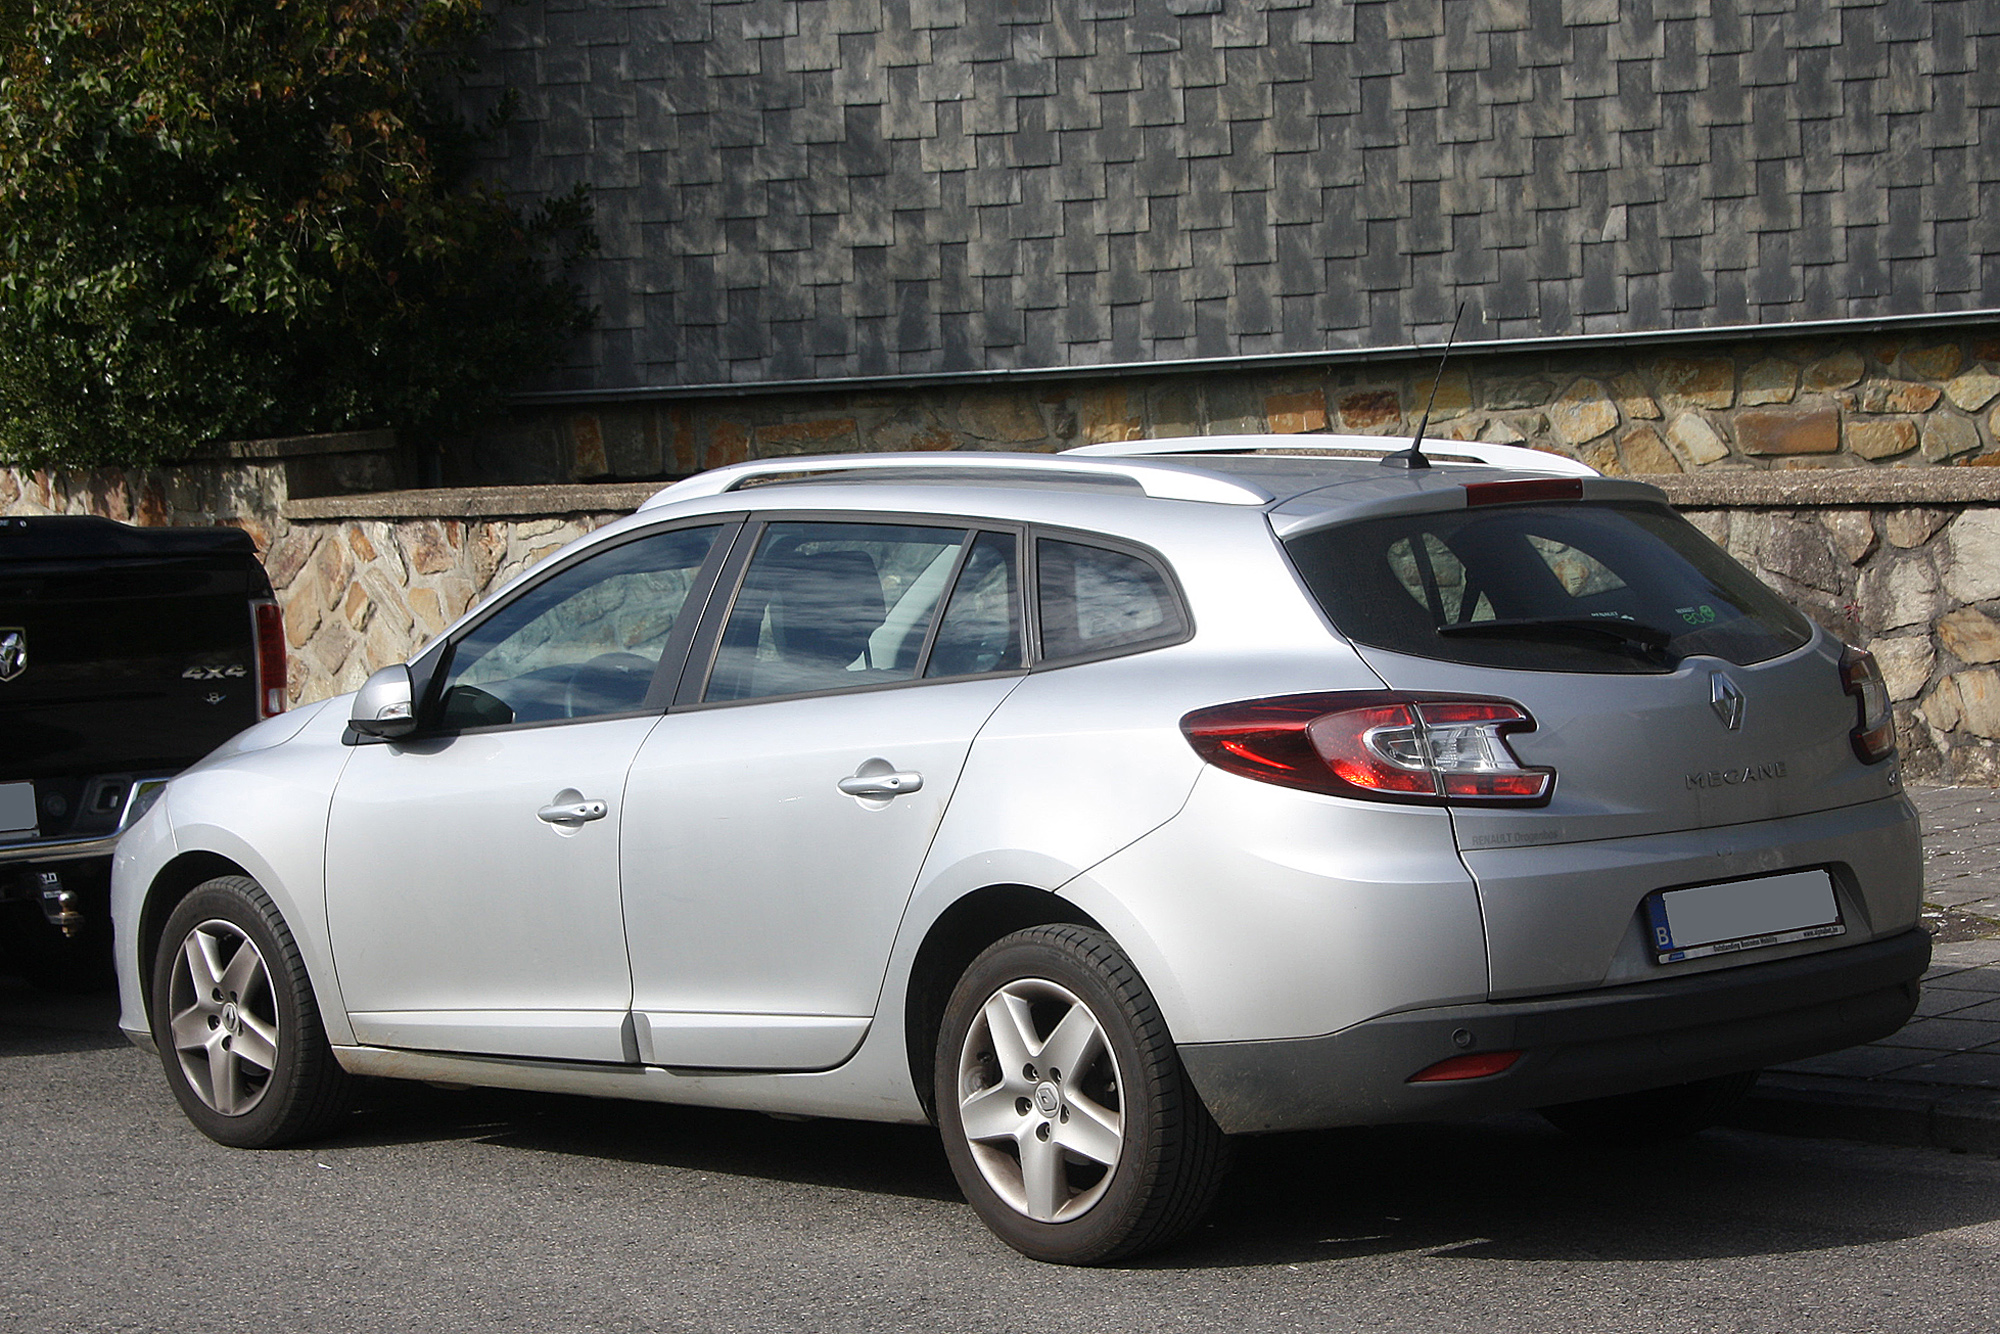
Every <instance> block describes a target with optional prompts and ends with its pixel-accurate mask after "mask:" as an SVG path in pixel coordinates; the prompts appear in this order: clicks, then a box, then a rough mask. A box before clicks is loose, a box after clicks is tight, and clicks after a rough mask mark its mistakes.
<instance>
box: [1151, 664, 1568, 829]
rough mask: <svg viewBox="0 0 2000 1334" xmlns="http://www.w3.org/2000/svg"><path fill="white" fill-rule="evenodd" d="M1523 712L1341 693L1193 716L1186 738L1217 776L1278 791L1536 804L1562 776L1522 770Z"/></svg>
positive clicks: (1467, 699)
mask: <svg viewBox="0 0 2000 1334" xmlns="http://www.w3.org/2000/svg"><path fill="white" fill-rule="evenodd" d="M1534 727H1535V720H1534V719H1533V718H1531V717H1529V716H1528V712H1527V710H1525V709H1523V708H1522V707H1521V706H1520V705H1518V704H1514V703H1511V702H1510V701H1507V700H1502V699H1487V698H1483V697H1473V696H1464V695H1411V694H1404V693H1402V692H1400V691H1336V692H1327V693H1321V694H1310V695H1279V696H1274V697H1271V698H1268V699H1251V700H1243V701H1240V702H1238V703H1235V704H1220V705H1216V706H1215V707H1213V708H1207V709H1196V710H1195V711H1194V712H1192V713H1190V714H1188V715H1187V716H1186V717H1184V718H1182V719H1181V732H1182V733H1183V734H1184V735H1185V736H1186V737H1187V739H1188V743H1189V744H1190V745H1192V746H1193V747H1194V748H1195V750H1196V752H1198V753H1199V754H1200V755H1201V757H1202V758H1203V759H1205V760H1207V761H1208V762H1209V763H1210V764H1213V765H1215V766H1216V767H1217V768H1220V769H1227V770H1228V771H1229V772H1231V773H1233V774H1240V775H1242V776H1243V777H1245V778H1255V779H1257V780H1258V781H1260V782H1265V783H1276V784H1278V785H1279V786H1281V787H1295V788H1302V789H1304V790H1305V791H1308V792H1324V793H1327V794H1329V795H1332V796H1340V797H1362V798H1365V799H1367V800H1370V801H1399V802H1413V803H1417V804H1421V805H1433V806H1442V805H1486V806H1495V805H1504V806H1538V805H1541V804H1542V803H1544V802H1546V801H1547V800H1548V799H1549V794H1550V793H1551V792H1552V791H1553V790H1554V789H1555V781H1556V771H1555V770H1554V769H1544V768H1535V767H1533V766H1529V765H1524V764H1522V763H1521V762H1520V760H1519V758H1518V757H1516V756H1515V754H1514V752H1513V750H1512V748H1510V747H1509V746H1508V744H1507V735H1508V733H1510V732H1528V731H1533V730H1534Z"/></svg>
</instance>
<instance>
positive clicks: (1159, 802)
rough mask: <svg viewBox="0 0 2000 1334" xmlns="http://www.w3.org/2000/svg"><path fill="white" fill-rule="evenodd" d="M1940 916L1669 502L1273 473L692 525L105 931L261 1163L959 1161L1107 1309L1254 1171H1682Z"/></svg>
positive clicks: (882, 499)
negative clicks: (595, 1127) (904, 1156)
mask: <svg viewBox="0 0 2000 1334" xmlns="http://www.w3.org/2000/svg"><path fill="white" fill-rule="evenodd" d="M1390 451H1395V452H1393V453H1392V452H1390ZM1920 882H1921V875H1920V869H1919V861H1918V847H1917V822H1916V819H1915V818H1914V815H1913V812H1912V808H1911V806H1910V804H1909V802H1908V801H1907V800H1906V798H1905V797H1904V795H1903V792H1902V790H1901V786H1900V775H1899V773H1898V766H1897V760H1896V754H1895V749H1894V736H1893V732H1892V728H1891V723H1890V715H1889V708H1888V700H1887V697H1886V692H1885V691H1884V688H1883V685H1882V680H1881V677H1880V675H1879V674H1878V672H1877V670H1876V667H1875V664H1874V663H1873V662H1872V661H1871V660H1870V659H1869V657H1868V655H1866V654H1865V653H1860V652H1857V651H1855V650H1854V649H1852V648H1848V647H1846V646H1844V645H1842V644H1841V643H1840V642H1839V641H1838V640H1836V639H1835V638H1834V637H1833V636H1832V635H1830V634H1828V633H1827V631H1826V630H1824V629H1822V628H1820V627H1818V626H1816V625H1815V624H1814V623H1813V622H1811V621H1809V620H1807V619H1806V618H1805V617H1803V616H1801V615H1800V614H1798V613H1797V612H1796V611H1794V610H1792V609H1791V608H1790V607H1788V606H1787V605H1785V604H1784V603H1783V602H1782V601H1780V600H1779V599H1778V598H1777V597H1775V596H1774V595H1773V594H1772V593H1771V592H1769V591H1768V590H1767V589H1765V588H1764V587H1763V586H1762V585H1760V584H1759V583H1758V582H1757V581H1756V580H1755V579H1754V578H1752V577H1751V576H1750V574H1749V573H1747V572H1746V571H1745V570H1744V569H1743V568H1742V567H1740V566H1739V565H1737V564H1735V563H1734V562H1733V561H1731V560H1730V559H1729V558H1728V557H1727V556H1726V555H1725V554H1723V552H1722V551H1720V550H1719V549H1718V548H1717V547H1716V546H1714V545H1713V544H1712V543H1710V542H1709V541H1708V540H1707V539H1706V538H1704V537H1703V536H1702V535H1701V534H1700V533H1699V532H1698V531H1697V530H1696V529H1694V528H1693V527H1692V526H1690V525H1689V524H1688V523H1686V522H1685V521H1684V520H1682V519H1680V518H1679V517H1677V516H1676V515H1675V514H1674V513H1673V512H1672V511H1671V510H1669V509H1668V507H1667V505H1666V503H1665V499H1664V497H1663V496H1662V494H1661V493H1660V492H1659V491H1657V490H1655V489H1653V488H1651V487H1648V486H1645V485H1642V484H1640V483H1638V482H1634V481H1630V480H1622V479H1615V478H1609V477H1602V476H1599V475H1597V474H1596V473H1594V472H1592V471H1590V470H1589V469H1587V468H1585V467H1583V466H1581V465H1579V464H1576V463H1573V462H1570V461H1568V460H1566V459H1562V458H1558V457H1555V456H1552V455H1548V454H1541V453H1532V452H1529V451H1525V450H1520V449H1510V448H1506V447H1501V446H1492V445H1473V444H1460V443H1451V442H1442V441H1435V442H1428V443H1427V445H1426V446H1425V449H1424V450H1423V451H1417V452H1413V451H1410V450H1401V449H1397V446H1396V442H1387V443H1385V442H1384V441H1382V440H1380V439H1379V438H1368V439H1362V438H1350V437H1332V436H1317V437H1313V436H1285V437H1273V436H1265V437H1260V436H1240V437H1207V438H1202V439H1188V440H1162V441H1151V442H1134V443H1127V444H1117V445H1097V446H1091V447H1088V448H1085V449H1080V450H1072V451H1070V452H1068V453H1066V454H1059V455H1028V454H944V455H939V454H920V455H868V456H856V457H817V458H801V459H789V460H782V461H765V462H754V463H748V464H741V465H737V466H733V467H728V468H722V469H717V470H715V471H712V472H708V473H704V474H701V475H699V476H696V477H693V478H691V479H689V480H687V481H683V482H680V483H678V484H675V485H672V486H669V487H667V488H666V489H665V490H663V491H661V492H660V493H659V494H658V495H657V496H655V497H654V498H653V499H652V500H651V501H649V502H648V503H647V504H646V505H644V506H642V507H641V508H640V510H639V511H638V512H637V513H636V514H634V515H632V516H630V517H629V518H626V519H622V520H620V521H618V522H616V523H613V524H611V525H610V526H608V527H605V528H602V529H599V530H598V531H596V532H594V533H591V534H590V535H589V536H587V537H585V538H582V539H580V540H579V541H577V542H575V543H573V544H571V545H570V546H569V547H567V548H565V549H564V550H563V551H561V552H560V553H558V554H557V555H556V556H554V557H553V558H551V559H550V560H548V561H546V562H545V563H543V564H542V565H540V566H539V567H537V568H535V569H534V570H531V571H530V572H528V573H527V574H525V575H523V576H522V577H521V578H519V579H517V580H515V581H514V582H513V583H512V584H510V585H509V586H507V587H506V588H504V589H502V590H500V591H499V592H498V593H496V594H495V595H494V596H493V597H492V598H490V599H489V600H488V601H487V602H486V603H485V604H483V605H482V606H480V607H479V608H477V609H476V610H474V611H472V612H471V613H469V614H468V615H467V616H465V617H464V618H463V619H462V620H461V621H460V622H458V623H457V624H456V625H454V626H452V627H451V628H450V629H449V630H447V631H446V632H445V633H444V634H443V635H441V636H440V637H439V638H438V639H437V640H436V641H435V642H434V643H432V644H430V645H429V646H427V647H426V648H425V649H424V650H423V651H422V652H421V653H419V654H418V655H417V656H416V658H415V659H414V660H412V661H411V662H410V663H408V664H407V665H397V666H393V667H389V668H386V669H385V670H383V671H381V672H378V673H376V674H375V675H374V676H373V677H372V678H370V679H369V681H368V682H367V684H366V685H365V686H364V687H363V688H362V689H361V690H360V691H359V692H358V693H357V694H355V695H352V696H349V697H345V698H341V699H335V700H328V701H324V702H322V703H319V704H314V705H309V706H306V707H304V708H301V709H298V710H296V711H294V712H292V713H288V714H284V715H282V716H280V717H277V718H273V719H271V720H270V721H268V722H264V723H261V724H259V725H257V726H256V727H253V728H251V729H250V730H248V731H246V732H244V733H242V734H241V735H240V736H238V737H237V738H236V739H235V740H233V741H231V742H230V743H229V744H227V745H225V746H224V747H223V748H222V749H220V750H218V751H216V752H215V753H214V754H213V755H211V756H209V757H208V758H207V759H206V760H204V761H203V762H202V763H200V764H198V765H196V766H195V767H194V768H192V769H189V770H188V771H186V772H185V773H183V774H182V775H181V776H180V777H179V778H177V779H175V780H174V782H173V783H172V784H171V785H170V786H169V787H168V788H167V789H166V790H165V793H164V795H163V796H162V797H161V798H160V799H159V800H158V801H157V803H156V804H155V805H154V806H153V807H152V808H151V810H150V811H149V812H148V813H147V814H146V815H145V816H144V818H143V819H141V820H140V821H139V822H138V823H137V824H136V825H135V826H134V827H133V828H132V830H131V832H130V833H128V834H127V835H126V836H125V838H124V840H123V842H122V843H121V844H120V845H119V848H118V854H117V869H116V888H115V896H116V918H117V926H118V942H119V944H118V948H119V968H120V985H121V1000H122V1007H123V1017H122V1023H123V1026H124V1028H125V1031H126V1032H127V1033H128V1034H129V1035H130V1037H131V1038H132V1040H133V1041H134V1042H136V1043H139V1044H140V1045H142V1046H146V1047H150V1048H153V1049H155V1050H157V1051H158V1053H159V1054H160V1057H161V1064H162V1065H163V1067H164V1069H165V1072H166V1077H167V1081H168V1083H169V1085H170V1086H171V1087H172V1089H173V1092H174V1095H175V1097H176V1098H177V1099H178V1100H179V1101H180V1103H181V1105H182V1107H183V1108H185V1110H186V1112H187V1115H188V1116H189V1117H190V1118H191V1119H192V1120H193V1122H194V1123H195V1125H196V1126H198V1127H199V1128H200V1129H201V1130H202V1131H204V1132H205V1133H207V1134H208V1135H210V1136H212V1137H213V1138H215V1139H217V1140H219V1141H221V1142H223V1143H225V1144H233V1145H242V1146H249V1147H255V1146H263V1145H274V1144H279V1143H284V1142H287V1141H293V1140H297V1139H300V1138H302V1137H305V1136H311V1135H318V1134H324V1133H327V1132H328V1131H329V1130H330V1129H331V1128H332V1127H334V1126H335V1125H336V1123H337V1120H338V1118H339V1117H340V1116H341V1115H342V1113H343V1112H344V1111H345V1109H346V1108H347V1106H348V1099H349V1097H350V1095H351V1091H352V1087H353V1084H354V1080H355V1077H356V1076H364V1075H375V1076H394V1077H400V1078H410V1079H425V1080H435V1081H448V1082H452V1083H458V1084H471V1085H484V1086H498V1087H508V1088H517V1089H533V1090H553V1091H560V1092H567V1093H578V1094H592V1095H602V1096H608V1097H625V1098H641V1099H654V1100H658V1101H663V1102H675V1103H695V1104H706V1105H710V1106H716V1107H729V1108H744V1109H753V1110H760V1111H765V1112H776V1113H783V1114H790V1115H807V1116H832V1117H854V1118H864V1119H873V1120H882V1121H907V1122H922V1121H934V1122H935V1123H936V1124H937V1125H938V1127H939V1129H940V1131H941V1132H942V1134H943V1138H944V1146H945V1151H946V1154H947V1156H948V1157H949V1159H950V1162H951V1166H952V1169H953V1171H954V1172H955V1174H956V1176H957V1179H958V1181H959V1183H960V1185H961V1186H962V1187H963V1189H964V1191H965V1194H966V1197H967V1198H968V1199H969V1200H970V1201H971V1203H972V1205H973V1208H974V1209H975V1210H976V1211H977V1212H978V1213H979V1215H980V1217H981V1218H982V1219H984V1220H985V1222H986V1223H987V1224H988V1225H989V1226H990V1227H991V1228H992V1229H993V1231H995V1232H996V1233H998V1234H999V1235H1000V1236H1001V1238H1003V1239H1004V1240H1005V1241H1006V1242H1007V1243H1008V1244H1010V1245H1012V1246H1014V1247H1015V1248H1017V1249H1019V1250H1020V1251H1022V1252H1024V1253H1026V1254H1028V1255H1030V1256H1034V1257H1038V1258H1040V1259H1044V1260H1052V1261H1057V1262H1063V1263H1073V1264H1090V1263H1102V1262H1106V1261H1110V1260H1114V1259H1118V1258H1121V1257H1128V1256H1131V1255H1134V1254H1136V1253H1138V1252H1140V1251H1142V1250H1145V1249H1148V1248H1152V1247H1156V1246H1160V1245H1162V1244H1164V1243H1166V1242H1168V1241H1170V1240H1172V1239H1173V1238H1174V1237H1176V1236H1178V1235H1180V1234H1181V1233H1183V1232H1185V1231H1186V1230H1187V1229H1188V1228H1189V1227H1190V1226H1191V1225H1192V1224H1193V1223H1194V1222H1195V1220H1196V1219H1198V1218H1199V1217H1200V1215H1201V1213H1202V1211H1203V1210H1204V1208H1206V1206H1207V1205H1208V1203H1209V1201H1210V1200H1211V1198H1212V1197H1213V1195H1214V1193H1215V1191H1216V1188H1217V1185H1218V1182H1219V1181H1220V1178H1221V1175H1222V1172H1223V1170H1224V1165H1225V1163H1226V1162H1227V1159H1228V1147H1229V1143H1230V1137H1232V1136H1237V1135H1247V1134H1257V1133H1260V1132H1269V1131H1283V1130H1297V1129H1307V1128H1314V1127H1331V1126H1349V1125H1364V1124H1376V1123H1386V1122H1397V1121H1411V1120H1421V1119H1429V1118H1440V1117H1450V1116H1463V1115H1478V1114H1484V1113H1489V1112H1494V1111H1500V1110H1506V1109H1516V1108H1540V1109H1542V1110H1543V1111H1544V1112H1545V1113H1546V1114H1547V1115H1548V1116H1549V1117H1550V1119H1552V1120H1553V1121H1555V1122H1556V1123H1557V1124H1558V1125H1561V1126H1564V1127H1567V1128H1571V1129H1574V1130H1577V1131H1579V1132H1582V1133H1585V1134H1597V1135H1608V1136H1614V1137H1619V1138H1624V1139H1638V1138H1642V1137H1646V1136H1659V1135H1666V1134H1673V1133H1685V1132H1686V1131H1689V1130H1692V1129H1696V1128H1699V1127H1700V1126H1701V1125H1703V1124H1705V1123H1706V1122H1707V1121H1709V1120H1711V1119H1713V1118H1714V1117H1715V1116H1717V1115H1719V1114H1720V1112H1721V1110H1722V1109H1723V1108H1724V1106H1725V1105H1726V1104H1727V1102H1728V1101H1729V1099H1730V1098H1732V1097H1733V1096H1735V1095H1737V1094H1739V1093H1740V1092H1741V1091H1742V1090H1743V1089H1744V1088H1746V1087H1747V1085H1748V1082H1749V1080H1750V1079H1752V1078H1754V1072H1755V1071H1756V1069H1757V1068H1758V1067H1759V1066H1762V1065H1765V1064H1768V1063H1771V1062H1775V1061H1786V1060H1792V1059H1796V1058H1800V1057H1804V1056H1807V1055H1810V1054H1813V1053H1817V1052H1823V1051H1827V1050H1831V1049H1834V1048H1838V1047H1842V1046H1845V1045H1848V1044H1852V1043H1858V1042H1865V1041H1869V1040H1871V1039H1874V1038H1878V1037H1881V1036H1883V1035H1885V1034H1887V1033H1890V1032H1892V1031H1893V1030H1895V1029H1896V1028H1897V1027H1898V1026H1899V1025H1901V1024H1902V1023H1903V1022H1904V1020H1905V1019H1906V1018H1907V1017H1908V1016H1909V1014H1910V1013H1911V1010H1912V1008H1913V1007H1914V1005H1915V1002H1916V996H1917V979H1918V978H1919V976H1920V975H1921V974H1922V973H1923V971H1924V967H1925V965H1926V962H1927V960H1928V957H1929V953H1930V947H1929V940H1928V937H1927V936H1926V934H1925V933H1924V932H1923V930H1922V929H1921V928H1920V927H1919V925H1918V900H1919V888H1920Z"/></svg>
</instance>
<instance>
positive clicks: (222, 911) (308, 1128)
mask: <svg viewBox="0 0 2000 1334" xmlns="http://www.w3.org/2000/svg"><path fill="white" fill-rule="evenodd" d="M245 951H249V953H247V954H246V953H245ZM198 973H199V976H198V975H197V974H198ZM152 1009H153V1013H152V1021H153V1040H154V1042H155V1043H157V1044H158V1046H159V1049H160V1064H161V1065H162V1066H163V1067H164V1068H165V1070H166V1072H167V1084H168V1086H169V1087H171V1088H172V1089H173V1091H174V1097H175V1099H176V1100H177V1101H179V1103H180V1105H181V1110H182V1111H184V1112H186V1113H187V1117H188V1120H190V1121H192V1122H194V1124H195V1126H196V1128H197V1129H199V1130H200V1131H201V1132H202V1133H203V1134H204V1135H207V1136H208V1137H209V1138H210V1139H212V1140H215V1141H217V1142H218V1143H222V1144H229V1145H234V1146H235V1147H237V1148H243V1149H263V1148H272V1147H275V1146H277V1145H280V1144H290V1143H293V1142H294V1141H297V1140H301V1139H308V1138H311V1137H312V1136H314V1135H318V1134H321V1133H323V1132H324V1131H325V1130H327V1129H328V1128H329V1127H330V1126H332V1125H333V1124H334V1123H335V1122H336V1121H338V1120H339V1119H340V1118H341V1117H342V1116H344V1115H345V1114H346V1113H347V1110H348V1108H349V1107H350V1106H351V1105H352V1098H353V1091H354V1084H355V1081H354V1078H353V1077H352V1076H351V1075H349V1074H348V1073H347V1072H346V1071H345V1070H342V1069H341V1068H340V1066H339V1064H338V1063H337V1062H335V1060H334V1059H333V1051H332V1049H331V1048H330V1047H329V1046H328V1045H327V1041H326V1030H325V1028H324V1027H323V1026H322V1025H321V1023H320V1017H319V1006H318V1004H317V1003H316V1002H315V1001H314V999H313V994H312V983H311V981H310V980H309V979H308V978H307V976H306V967H305V963H304V961H303V960H302V959H301V958H300V957H299V947H298V945H297V943H296V942H294V941H293V939H292V933H291V930H290V928H288V927H287V926H286V925H285V920H284V918H283V917H281V916H280V915H279V913H278V910H277V908H276V906H274V905H273V904H272V902H271V900H270V898H269V896H268V895H266V894H265V893H264V891H263V889H262V888H260V887H259V886H258V884H257V882H256V881H254V880H251V879H249V878H248V877H246V876H240V875H225V876H217V877H216V878H215V879H213V880H210V881H207V882H206V883H204V884H202V885H201V886H200V887H198V888H197V889H196V890H195V891H194V892H193V893H191V894H189V895H188V896H187V897H186V898H185V899H182V900H181V902H180V904H179V906H177V907H176V908H175V909H174V911H173V914H172V915H171V916H169V917H168V918H167V925H166V928H165V930H163V931H162V932H161V934H160V943H159V947H158V949H157V951H156V952H155V954H154V957H153V995H152ZM177 1025H178V1028H179V1033H180V1037H179V1040H177V1039H176V1027H177Z"/></svg>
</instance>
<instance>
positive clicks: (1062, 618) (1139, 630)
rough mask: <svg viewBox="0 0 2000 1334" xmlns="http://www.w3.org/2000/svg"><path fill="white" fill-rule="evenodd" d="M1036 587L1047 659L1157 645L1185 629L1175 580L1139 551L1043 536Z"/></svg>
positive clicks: (1181, 634)
mask: <svg viewBox="0 0 2000 1334" xmlns="http://www.w3.org/2000/svg"><path fill="white" fill-rule="evenodd" d="M1035 588H1036V601H1037V604H1038V606H1039V610H1040V617H1041V632H1042V657H1043V658H1045V659H1060V658H1085V657H1094V656H1098V655H1102V654H1108V653H1115V652H1131V651H1136V650H1138V649H1142V648H1157V647H1160V646H1162V645H1165V644H1171V643H1177V642H1179V641H1180V640H1182V639H1185V638H1186V637H1187V634H1188V619H1187V615H1186V613H1185V612H1183V611H1182V610H1181V603H1180V598H1179V596H1178V595H1177V594H1176V592H1175V590H1174V586H1173V584H1172V583H1171V582H1170V581H1169V580H1168V578H1167V576H1166V574H1165V572H1164V571H1163V570H1162V569H1161V568H1160V567H1159V566H1158V565H1157V564H1156V563H1155V562H1154V561H1153V560H1151V559H1150V558H1148V557H1146V556H1143V555H1141V554H1139V553H1138V552H1135V551H1120V550H1113V549H1111V548H1108V547H1099V546H1092V545H1088V544H1086V543H1081V542H1065V541H1060V540H1058V539H1055V538H1047V537H1045V538H1041V539H1040V540H1038V541H1037V542H1036V543H1035Z"/></svg>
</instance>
